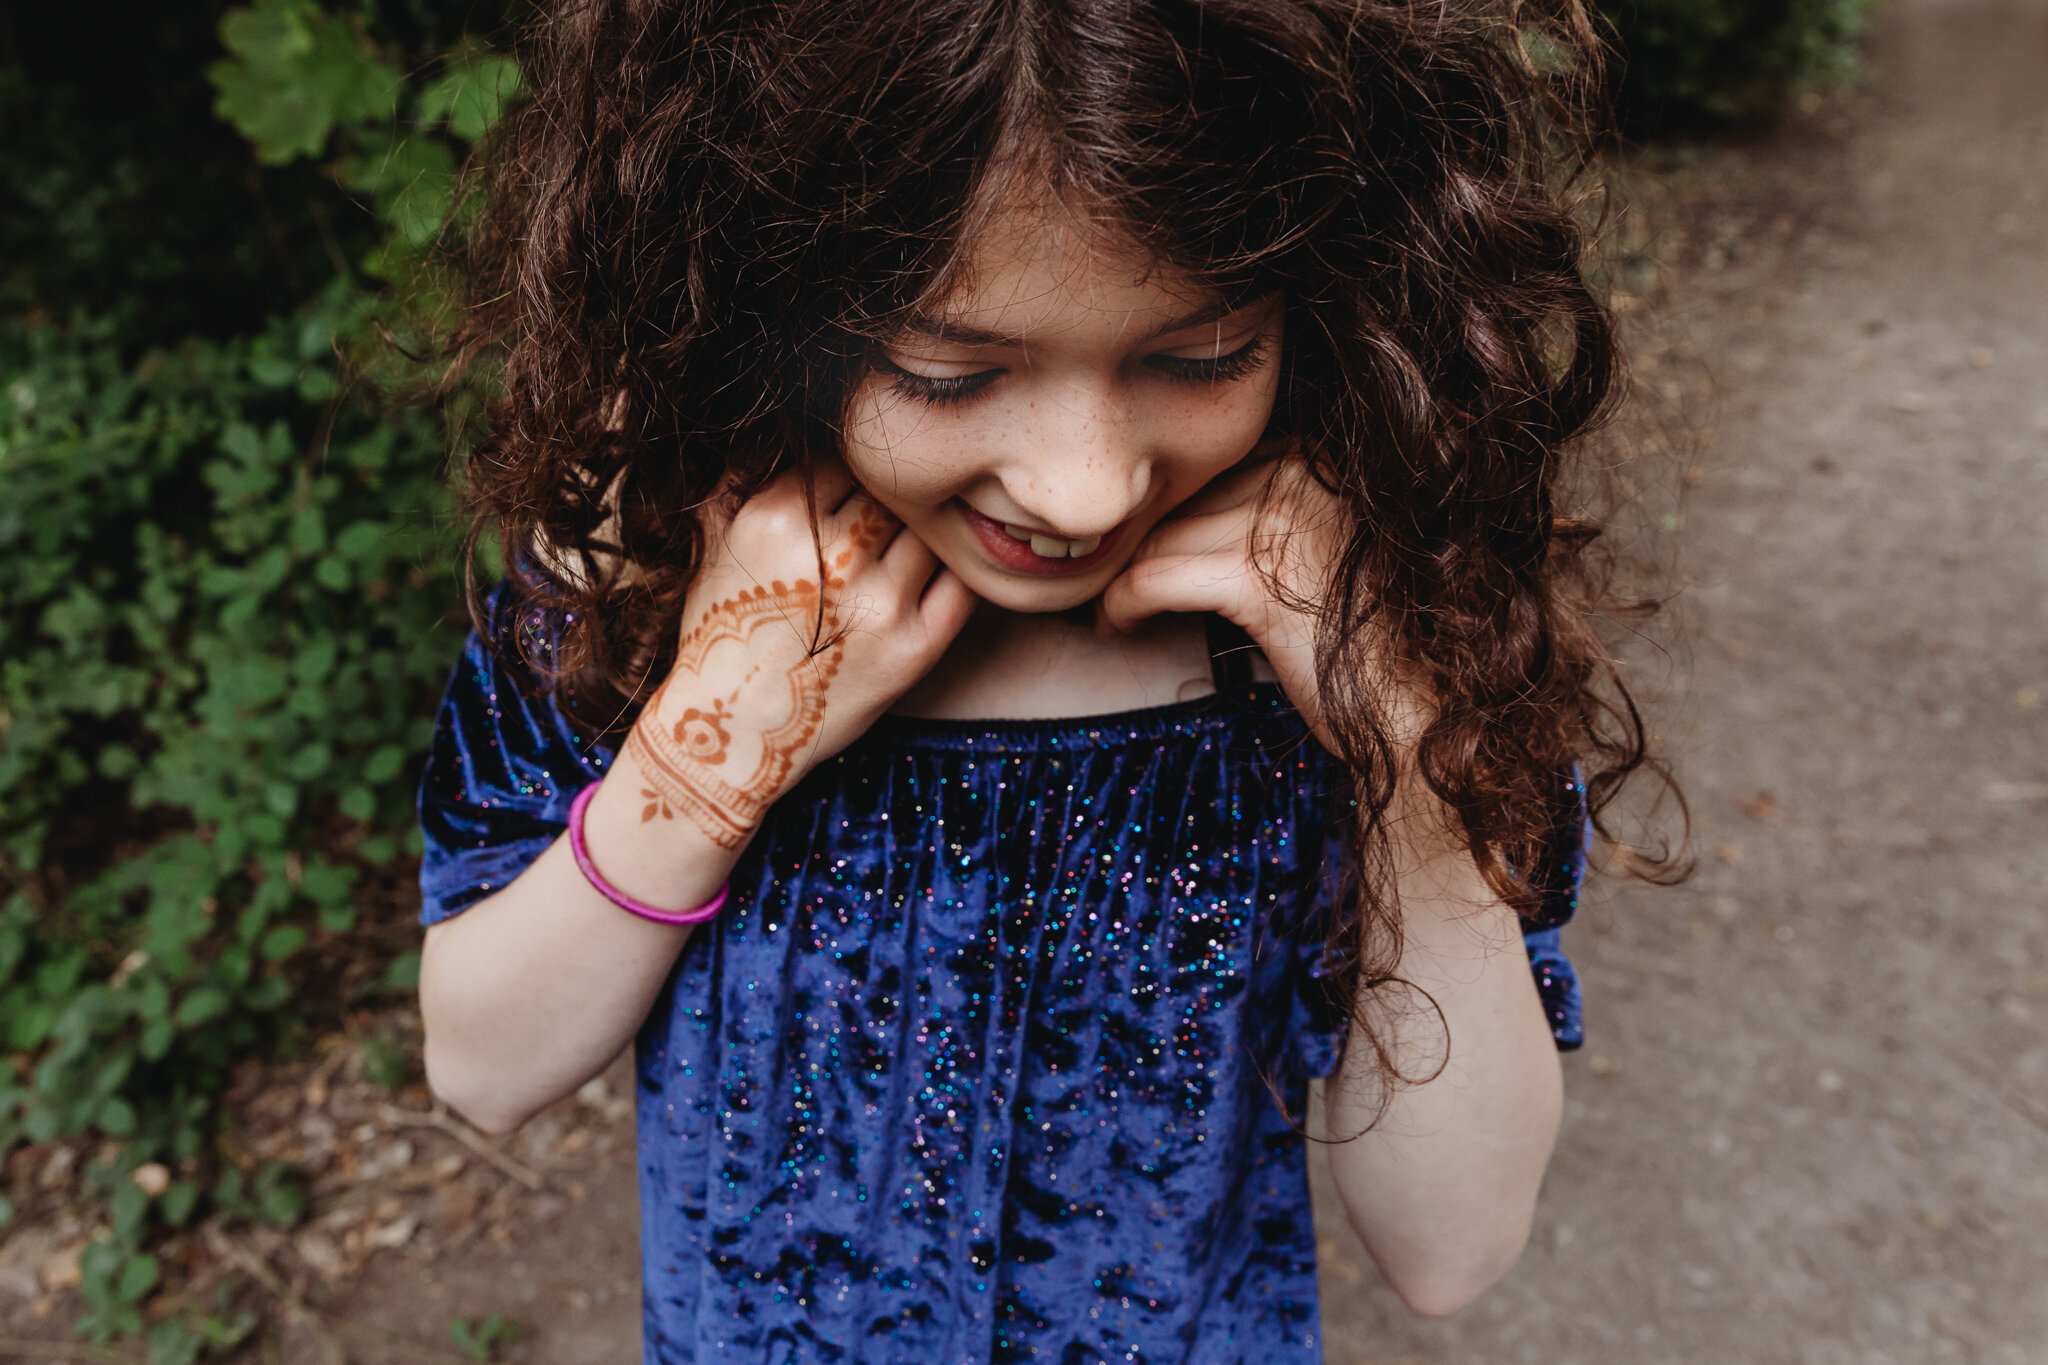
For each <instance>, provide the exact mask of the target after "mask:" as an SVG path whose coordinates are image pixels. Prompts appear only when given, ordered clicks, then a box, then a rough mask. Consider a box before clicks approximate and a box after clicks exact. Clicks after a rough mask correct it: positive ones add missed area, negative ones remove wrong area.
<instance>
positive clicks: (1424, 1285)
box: [1376, 1220, 1530, 1318]
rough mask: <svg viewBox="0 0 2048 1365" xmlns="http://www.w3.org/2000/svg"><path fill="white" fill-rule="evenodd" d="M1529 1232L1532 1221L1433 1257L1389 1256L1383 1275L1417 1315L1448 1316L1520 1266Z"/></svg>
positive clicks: (1383, 1262) (1382, 1267) (1382, 1266)
mask: <svg viewBox="0 0 2048 1365" xmlns="http://www.w3.org/2000/svg"><path fill="white" fill-rule="evenodd" d="M1529 1229H1530V1220H1524V1221H1522V1222H1520V1223H1518V1224H1516V1225H1514V1226H1510V1227H1504V1228H1499V1229H1495V1230H1493V1231H1492V1233H1491V1235H1488V1236H1485V1237H1480V1238H1472V1239H1469V1240H1467V1241H1465V1242H1464V1243H1463V1244H1462V1245H1458V1246H1446V1247H1440V1248H1437V1249H1435V1251H1434V1253H1433V1254H1424V1255H1419V1256H1418V1255H1411V1256H1410V1257H1407V1258H1404V1259H1401V1260H1395V1259H1393V1258H1387V1259H1385V1260H1381V1261H1380V1273H1381V1274H1382V1275H1384V1276H1385V1277H1386V1281H1387V1284H1388V1286H1389V1287H1391V1288H1392V1289H1393V1291H1394V1293H1395V1294H1396V1295H1397V1296H1398V1297H1399V1298H1400V1300H1401V1302H1402V1303H1404V1304H1406V1305H1407V1306H1408V1311H1410V1312H1411V1313H1414V1314H1415V1315H1416V1316H1418V1317H1424V1318H1447V1317H1450V1316H1451V1315H1452V1314H1454V1313H1457V1312H1460V1311H1462V1310H1463V1309H1464V1308H1466V1307H1467V1306H1468V1305H1470V1304H1471V1303H1472V1301H1473V1300H1475V1299H1477V1298H1478V1297H1479V1296H1480V1295H1481V1294H1484V1293H1485V1292H1486V1291H1487V1290H1488V1289H1490V1288H1492V1287H1493V1285H1494V1284H1495V1283H1496V1282H1497V1281H1498V1280H1499V1279H1500V1278H1501V1277H1502V1276H1503V1275H1505V1274H1507V1273H1508V1272H1509V1271H1510V1270H1513V1269H1514V1268H1515V1263H1516V1262H1517V1261H1519V1260H1521V1258H1522V1249H1523V1248H1524V1247H1525V1246H1527V1245H1528V1242H1529ZM1376 1259H1377V1258H1376Z"/></svg>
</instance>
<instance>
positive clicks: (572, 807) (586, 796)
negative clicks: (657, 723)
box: [569, 780, 732, 924]
mask: <svg viewBox="0 0 2048 1365" xmlns="http://www.w3.org/2000/svg"><path fill="white" fill-rule="evenodd" d="M603 785H604V784H603V782H602V781H601V780H600V781H597V782H593V783H591V784H590V785H589V786H587V787H585V788H584V789H583V790H582V791H580V792H577V793H576V799H575V800H574V801H571V802H570V803H569V851H570V852H571V853H573V854H575V855H576V866H577V867H578V868H580V869H581V870H582V872H583V880H585V881H587V882H589V883H590V888H591V890H593V891H595V892H597V894H598V895H600V896H603V897H604V898H605V899H606V900H608V901H610V902H611V903H612V904H613V905H616V906H618V907H619V909H621V910H624V911H626V912H627V913H629V914H634V915H638V916H639V917H640V918H641V919H651V920H653V921H654V922H655V923H656V924H701V923H703V922H704V921H705V920H707V919H710V918H711V917H712V916H713V915H715V914H717V913H718V912H719V910H721V909H722V908H724V906H725V896H726V893H727V892H728V891H730V890H732V887H731V885H730V884H729V883H728V884H727V885H725V886H721V887H719V888H718V894H717V895H715V896H713V897H712V898H711V899H710V900H708V901H706V902H704V904H702V905H700V906H698V907H697V908H696V909H694V910H662V909H659V908H657V907H655V906H652V905H646V904H643V903H642V902H640V901H636V900H634V899H633V898H632V897H631V896H629V895H627V894H626V893H625V892H623V891H621V890H619V888H617V887H616V886H613V885H612V884H611V883H610V882H608V881H606V880H605V879H604V874H603V873H602V872H599V871H598V870H597V864H596V863H594V862H592V861H591V860H590V845H589V844H588V843H586V842H584V839H583V812H584V811H586V810H588V809H589V808H590V798H592V797H593V796H596V795H597V789H598V788H599V787H600V786H603Z"/></svg>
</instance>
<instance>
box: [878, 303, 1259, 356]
mask: <svg viewBox="0 0 2048 1365" xmlns="http://www.w3.org/2000/svg"><path fill="white" fill-rule="evenodd" d="M1255 302H1257V300H1239V301H1236V302H1233V301H1231V300H1229V299H1218V300H1217V301H1216V302H1214V303H1206V304H1203V305H1202V306H1201V307H1200V308H1197V309H1196V310H1195V311H1194V312H1192V313H1189V314H1187V315H1186V316H1185V317H1178V318H1175V319H1173V320H1172V321H1171V322H1168V323H1167V324H1166V325H1165V326H1163V327H1158V328H1155V329H1153V331H1152V332H1151V334H1150V335H1148V336H1147V337H1146V338H1145V340H1147V341H1150V340H1151V339H1152V338H1153V337H1163V336H1166V335H1168V334H1169V333H1173V332H1181V331H1185V330H1187V329H1188V328H1190V327H1200V326H1202V325H1203V324H1205V323H1210V322H1221V321H1222V320H1223V319H1224V318H1227V317H1229V316H1230V315H1231V314H1232V313H1235V312H1239V311H1241V310H1242V309H1245V308H1248V307H1250V306H1251V304H1252V303H1255ZM903 330H904V332H906V333H908V334H910V335H914V336H920V337H924V338H926V339H928V340H931V341H948V342H952V343H953V344H954V345H957V346H1022V345H1024V344H1025V339H1024V338H1023V337H1021V336H1009V335H1005V334H1004V333H1001V332H991V331H988V330H986V329H984V328H980V327H969V326H967V325H966V324H965V323H960V322H953V321H950V320H948V319H946V318H935V317H929V316H927V315H925V314H923V313H916V312H913V313H911V314H910V315H909V316H908V317H907V318H905V319H904V320H903Z"/></svg>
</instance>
